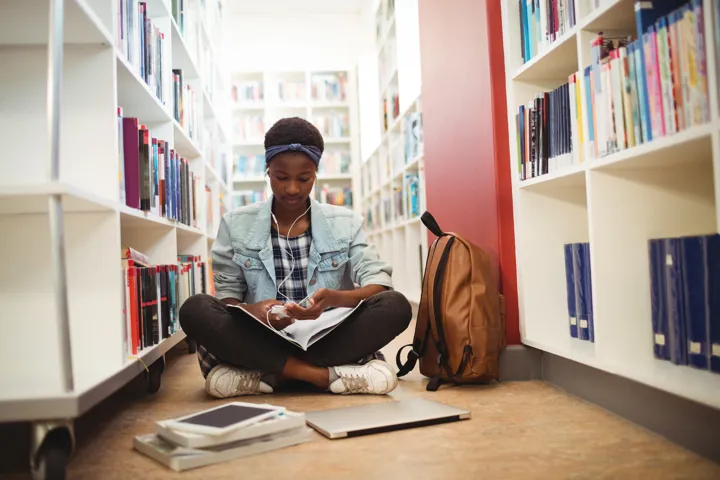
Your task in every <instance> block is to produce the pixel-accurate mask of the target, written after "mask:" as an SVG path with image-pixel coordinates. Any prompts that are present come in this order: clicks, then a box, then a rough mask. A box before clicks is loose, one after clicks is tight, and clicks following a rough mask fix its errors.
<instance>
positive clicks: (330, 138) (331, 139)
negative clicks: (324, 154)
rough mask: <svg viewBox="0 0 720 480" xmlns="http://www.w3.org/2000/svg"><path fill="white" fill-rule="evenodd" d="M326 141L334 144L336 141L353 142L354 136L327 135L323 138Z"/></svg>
mask: <svg viewBox="0 0 720 480" xmlns="http://www.w3.org/2000/svg"><path fill="white" fill-rule="evenodd" d="M323 140H324V141H325V144H326V145H328V144H334V143H351V142H352V138H350V137H325V138H324V139H323Z"/></svg>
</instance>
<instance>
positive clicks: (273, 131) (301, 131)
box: [265, 117, 325, 153]
mask: <svg viewBox="0 0 720 480" xmlns="http://www.w3.org/2000/svg"><path fill="white" fill-rule="evenodd" d="M291 143H299V144H300V145H304V146H306V147H316V148H318V149H320V153H322V152H323V151H324V150H325V142H324V141H323V137H322V135H321V134H320V130H318V129H317V128H316V127H315V125H313V124H312V123H310V122H308V121H307V120H305V119H304V118H300V117H291V118H283V119H280V120H278V121H277V122H275V124H274V125H273V126H272V127H270V130H268V131H267V133H266V134H265V149H266V150H267V149H268V148H269V147H276V146H278V145H289V144H291Z"/></svg>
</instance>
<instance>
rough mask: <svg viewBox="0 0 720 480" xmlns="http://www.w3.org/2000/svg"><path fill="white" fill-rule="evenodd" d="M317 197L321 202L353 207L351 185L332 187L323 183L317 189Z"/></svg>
mask: <svg viewBox="0 0 720 480" xmlns="http://www.w3.org/2000/svg"><path fill="white" fill-rule="evenodd" d="M315 198H316V200H318V201H319V202H321V203H328V204H330V205H336V206H341V207H352V204H353V197H352V188H350V187H331V186H330V185H323V186H321V187H320V188H319V189H316V191H315Z"/></svg>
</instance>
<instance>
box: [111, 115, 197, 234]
mask: <svg viewBox="0 0 720 480" xmlns="http://www.w3.org/2000/svg"><path fill="white" fill-rule="evenodd" d="M122 135H123V136H122V143H123V155H124V162H123V167H124V178H125V204H126V205H127V206H128V207H131V208H135V209H139V210H143V211H146V212H150V213H153V214H155V215H157V216H161V217H164V218H167V219H168V220H174V221H177V222H180V223H183V224H185V225H188V226H192V227H197V226H198V223H197V221H198V220H197V200H196V198H197V185H198V183H199V182H198V178H197V175H195V174H194V173H193V172H192V171H191V170H190V164H189V162H188V161H187V160H186V159H185V158H184V157H181V156H180V155H178V153H177V152H175V150H174V149H172V148H170V145H169V143H168V142H167V141H165V140H162V139H158V138H155V137H154V136H153V135H152V132H151V131H150V130H149V129H148V128H147V127H146V126H145V125H142V124H140V123H139V121H138V119H137V118H133V117H125V118H123V119H122Z"/></svg>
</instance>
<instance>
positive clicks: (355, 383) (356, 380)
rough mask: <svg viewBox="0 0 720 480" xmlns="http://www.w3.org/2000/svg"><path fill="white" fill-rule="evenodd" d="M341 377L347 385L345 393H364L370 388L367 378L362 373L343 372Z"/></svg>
mask: <svg viewBox="0 0 720 480" xmlns="http://www.w3.org/2000/svg"><path fill="white" fill-rule="evenodd" d="M340 379H341V380H342V382H343V385H345V393H362V392H367V391H368V389H369V387H368V381H367V378H366V377H365V376H364V375H362V374H361V375H356V374H353V373H343V374H340Z"/></svg>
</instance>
